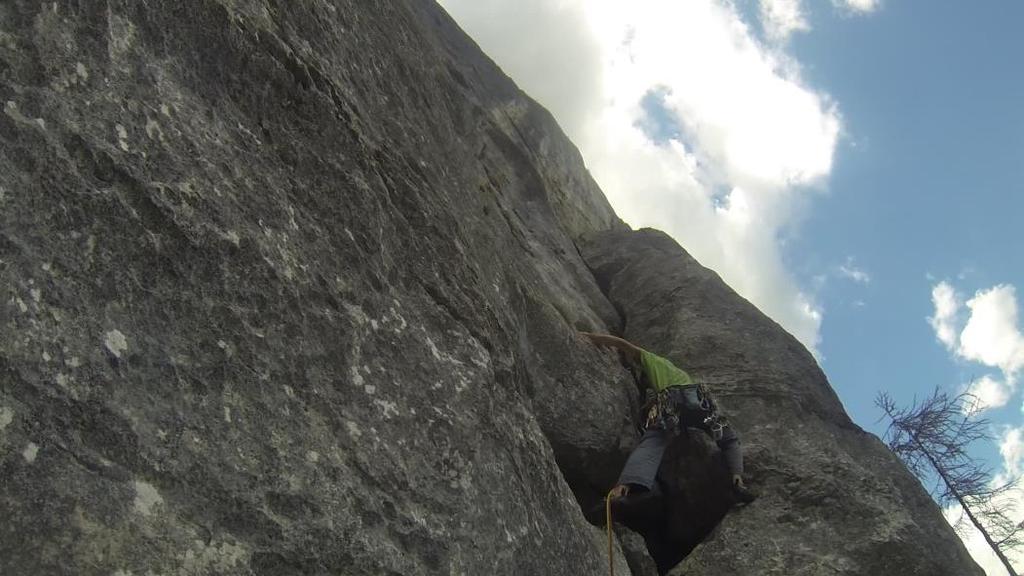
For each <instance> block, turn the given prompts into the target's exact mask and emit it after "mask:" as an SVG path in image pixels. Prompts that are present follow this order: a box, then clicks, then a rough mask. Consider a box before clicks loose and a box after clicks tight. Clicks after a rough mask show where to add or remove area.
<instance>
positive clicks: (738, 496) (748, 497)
mask: <svg viewBox="0 0 1024 576" xmlns="http://www.w3.org/2000/svg"><path fill="white" fill-rule="evenodd" d="M732 497H733V498H734V499H735V500H736V502H737V503H742V504H750V503H751V502H753V501H754V500H757V494H756V493H754V491H752V490H751V489H750V488H747V487H746V485H744V484H743V481H742V480H736V481H734V482H733V483H732Z"/></svg>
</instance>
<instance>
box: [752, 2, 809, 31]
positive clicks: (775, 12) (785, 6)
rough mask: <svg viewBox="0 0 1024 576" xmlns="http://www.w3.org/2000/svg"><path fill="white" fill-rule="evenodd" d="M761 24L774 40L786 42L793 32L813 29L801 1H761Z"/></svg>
mask: <svg viewBox="0 0 1024 576" xmlns="http://www.w3.org/2000/svg"><path fill="white" fill-rule="evenodd" d="M761 23H762V25H763V26H764V30H765V33H766V34H767V35H768V37H769V38H772V39H773V40H785V39H787V38H789V36H790V35H791V34H792V33H793V32H806V31H807V30H810V29H811V26H810V25H809V24H808V23H807V18H806V17H805V16H804V14H803V10H802V9H801V6H800V0H761Z"/></svg>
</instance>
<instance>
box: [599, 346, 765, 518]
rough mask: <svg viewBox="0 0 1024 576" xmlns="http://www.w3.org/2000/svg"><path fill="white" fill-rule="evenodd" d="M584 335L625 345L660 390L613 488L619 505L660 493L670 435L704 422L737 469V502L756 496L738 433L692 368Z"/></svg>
mask: <svg viewBox="0 0 1024 576" xmlns="http://www.w3.org/2000/svg"><path fill="white" fill-rule="evenodd" d="M580 335H581V336H583V337H585V338H587V339H588V340H589V341H590V342H591V343H593V344H594V345H596V346H598V347H600V348H616V349H618V350H620V351H621V352H622V353H623V355H624V356H625V358H626V360H627V361H628V362H629V363H630V364H631V365H632V366H634V367H636V368H638V369H639V373H640V375H641V381H642V382H643V383H644V384H645V385H647V386H649V387H650V388H651V389H653V391H654V392H655V394H656V400H655V402H654V405H653V406H652V407H651V408H650V411H649V412H648V414H647V417H646V422H645V423H644V434H643V436H642V437H641V438H640V443H639V444H638V445H637V447H636V448H635V449H633V452H632V453H631V454H630V455H629V458H628V459H627V460H626V465H625V466H624V467H623V469H622V473H621V474H619V479H618V482H617V483H616V485H615V487H614V488H612V491H611V492H610V493H609V497H610V498H612V499H616V500H619V504H620V505H621V506H620V507H622V508H628V507H630V504H631V502H630V500H633V501H634V503H635V504H636V505H637V506H645V505H646V504H640V502H645V501H650V500H651V499H652V497H657V496H659V494H658V493H659V492H660V490H659V489H658V487H657V484H656V481H655V475H656V474H657V472H658V467H659V465H660V464H661V457H662V455H663V454H664V452H665V448H666V447H667V446H668V443H669V441H670V440H671V438H672V437H673V436H675V435H677V434H679V433H680V432H683V431H685V430H684V429H685V428H700V429H701V430H703V431H704V432H706V433H707V434H708V435H709V436H711V438H712V439H713V440H715V442H716V443H717V444H718V447H719V448H720V449H721V450H722V455H723V457H724V459H725V462H726V466H727V467H728V469H729V472H730V474H731V475H732V482H731V484H730V489H731V491H732V494H733V496H734V498H735V499H736V501H737V502H743V503H750V502H752V501H753V500H754V499H755V498H756V495H755V494H754V493H753V492H751V491H750V490H749V489H748V488H747V487H746V485H745V484H744V483H743V453H742V451H741V449H740V439H739V436H738V435H737V434H736V431H735V430H733V429H732V427H731V426H729V423H728V421H727V420H726V419H725V417H724V416H722V415H721V414H719V413H718V409H717V406H715V402H714V399H712V397H711V395H710V394H708V392H707V390H706V389H705V387H704V386H703V385H701V384H696V383H695V382H694V381H693V380H692V379H691V378H690V375H689V374H687V373H686V372H685V371H683V370H681V369H679V368H677V367H676V366H675V365H674V364H672V362H670V361H668V360H667V359H665V358H662V357H660V356H657V355H655V354H652V353H650V352H648V351H647V350H644V349H642V348H639V347H637V346H635V345H633V344H632V343H630V342H628V341H626V340H623V339H622V338H617V337H615V336H610V335H607V334H594V333H591V332H580Z"/></svg>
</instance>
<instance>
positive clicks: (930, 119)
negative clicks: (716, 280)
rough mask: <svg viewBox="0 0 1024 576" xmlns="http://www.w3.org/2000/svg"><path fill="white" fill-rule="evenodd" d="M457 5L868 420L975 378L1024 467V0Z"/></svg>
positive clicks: (611, 174)
mask: <svg viewBox="0 0 1024 576" xmlns="http://www.w3.org/2000/svg"><path fill="white" fill-rule="evenodd" d="M441 3H442V5H443V6H444V7H445V8H446V9H448V10H449V12H450V13H452V15H453V16H454V17H455V18H456V20H457V21H458V22H459V23H460V25H462V26H463V28H464V29H466V30H467V31H468V32H469V33H470V34H471V35H472V36H473V37H474V39H475V40H476V41H477V42H478V43H479V44H480V45H481V47H482V48H483V49H484V50H485V51H486V52H487V53H488V54H489V55H490V56H491V57H492V58H494V59H495V61H496V62H497V63H498V64H499V65H500V66H501V67H502V68H503V69H504V70H505V71H506V72H507V73H508V74H509V75H510V76H511V77H512V78H513V79H514V80H515V81H516V82H517V83H518V84H519V85H520V86H521V87H522V88H523V89H524V90H525V91H526V92H527V93H529V94H530V95H531V96H533V97H534V98H536V99H537V100H538V101H540V102H541V104H543V105H544V106H546V107H547V108H548V109H549V110H551V111H552V113H553V114H554V115H555V117H556V118H557V119H558V121H559V123H560V124H561V125H562V127H563V129H564V130H565V131H566V133H567V134H568V135H569V137H570V138H571V139H572V140H573V141H574V143H575V144H576V145H577V147H579V148H580V151H581V153H582V154H583V157H584V159H585V161H586V162H587V166H588V168H589V169H590V171H591V173H592V174H593V175H594V177H595V179H596V180H597V181H598V183H599V184H600V185H601V187H602V189H603V190H604V192H605V194H606V195H607V196H608V198H609V201H610V202H611V203H612V205H613V206H614V207H615V209H616V211H617V212H618V213H619V215H620V216H621V217H622V218H623V219H624V220H626V221H627V222H628V223H630V224H631V225H633V226H634V227H640V226H653V227H656V228H660V229H662V230H665V231H666V232H668V233H669V234H671V235H672V236H673V237H675V238H676V239H677V240H678V241H679V242H680V243H681V244H682V245H683V246H684V247H685V248H686V249H687V250H688V251H690V252H691V253H692V254H693V255H694V256H695V257H696V258H697V259H698V260H700V261H701V262H702V263H703V264H705V265H707V266H709V267H711V268H713V269H715V270H716V271H717V272H718V273H719V274H720V275H721V276H722V277H723V278H724V279H725V280H726V281H727V282H728V283H729V284H730V285H731V286H732V287H733V288H734V289H736V290H737V291H738V292H739V293H740V294H742V295H744V296H745V297H747V298H748V299H749V300H751V301H752V302H753V303H755V304H756V305H757V306H758V307H760V308H761V309H762V311H764V312H765V313H767V314H768V315H770V316H771V317H773V318H774V319H775V320H777V321H778V322H779V323H780V324H782V325H783V326H784V327H785V328H786V329H787V330H789V331H790V332H791V333H793V334H794V335H795V336H796V337H797V338H799V339H800V340H801V341H802V342H803V343H804V344H805V345H806V346H807V347H808V348H810V349H811V350H812V351H814V352H815V354H816V355H817V357H818V358H819V360H820V362H821V364H822V366H823V368H824V369H825V372H826V373H827V374H828V376H829V379H830V381H831V382H832V384H833V387H834V388H835V389H836V390H837V392H838V394H839V396H840V398H841V399H842V401H843V403H844V404H845V406H846V408H847V410H848V411H849V412H850V414H851V416H852V417H853V419H854V420H855V421H856V422H858V423H859V424H860V425H861V426H863V427H865V428H867V429H869V430H871V431H874V432H876V433H881V432H882V430H883V425H882V424H879V423H876V421H877V419H878V417H879V411H878V410H877V409H876V408H875V406H874V398H875V395H876V394H877V392H878V391H879V390H886V391H888V392H890V393H891V394H892V395H893V396H894V397H895V399H896V400H897V401H898V402H900V403H908V402H910V401H912V400H913V398H914V397H915V396H916V397H921V396H924V395H927V394H928V393H930V391H931V390H932V389H934V388H935V387H936V386H938V387H940V388H941V389H943V390H945V391H948V392H952V393H957V392H959V391H961V390H963V389H965V387H966V386H967V385H968V384H970V383H972V382H974V386H975V387H974V388H973V389H972V391H975V392H977V393H978V394H979V395H980V396H981V397H982V398H983V399H984V400H985V401H986V406H987V409H986V410H985V411H984V412H983V414H984V416H985V417H987V418H989V419H990V420H991V421H992V423H993V428H992V432H993V435H994V436H995V439H994V441H993V442H991V443H988V444H985V445H978V446H977V447H976V449H975V453H976V454H977V456H978V457H979V458H982V459H983V460H984V461H986V462H987V463H989V464H990V465H991V467H992V468H993V470H994V471H995V472H998V473H1000V474H1002V475H1004V476H1005V475H1006V474H1011V473H1020V472H1021V471H1022V469H1024V417H1022V409H1024V406H1022V392H1024V385H1021V384H1020V383H1019V382H1018V380H1020V379H1022V378H1024V335H1022V334H1021V332H1022V322H1021V318H1020V314H1018V308H1019V307H1020V303H1021V302H1024V266H1022V264H1024V258H1022V256H1021V248H1022V247H1024V242H1022V241H1021V240H1020V239H1019V238H1018V237H1017V228H1018V226H1016V224H1017V222H1018V221H1019V220H1020V218H1021V215H1022V214H1024V74H1022V73H1021V70H1022V69H1024V65H1022V64H1021V61H1022V60H1024V59H1022V56H1024V35H1021V34H1020V33H1019V27H1020V23H1021V22H1024V2H1020V1H1017V0H1001V1H995V0H979V1H973V2H962V1H953V0H901V1H896V0H831V1H821V0H815V1H811V0H734V1H729V0H686V1H685V2H683V1H679V0H645V1H644V2H635V3H615V2H603V1H601V0H441ZM524 38H529V41H524V40H523V39H524ZM1017 498H1020V499H1021V500H1024V494H1018V495H1017ZM1021 515H1024V510H1022V511H1021ZM965 541H966V542H967V544H968V547H969V549H971V551H972V553H973V554H975V557H976V558H977V559H978V560H979V562H980V563H981V564H982V565H983V566H984V567H985V569H986V570H987V571H988V573H989V574H999V575H1002V574H1004V571H1003V570H1002V568H1000V567H999V566H998V563H997V562H994V561H993V558H992V557H990V555H989V554H986V552H985V551H984V549H983V548H981V547H979V546H978V541H977V538H976V537H972V536H968V537H966V538H965ZM1020 560H1021V561H1022V563H1024V554H1022V555H1021V558H1020Z"/></svg>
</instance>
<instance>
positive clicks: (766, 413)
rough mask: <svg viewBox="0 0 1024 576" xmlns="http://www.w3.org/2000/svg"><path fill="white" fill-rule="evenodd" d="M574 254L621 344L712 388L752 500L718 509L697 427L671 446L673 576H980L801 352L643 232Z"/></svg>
mask: <svg viewBox="0 0 1024 576" xmlns="http://www.w3.org/2000/svg"><path fill="white" fill-rule="evenodd" d="M584 254H585V256H586V258H587V261H588V263H589V264H590V266H591V267H592V268H593V270H594V273H595V275H596V276H597V278H598V281H599V283H600V284H601V285H602V286H603V287H604V289H605V290H606V292H607V294H608V296H609V298H610V299H611V301H612V302H613V303H614V304H615V306H616V307H617V308H618V309H619V310H621V311H622V313H623V315H624V316H625V318H626V319H627V320H628V321H627V323H626V326H625V337H626V338H627V339H629V340H630V341H632V342H635V343H636V344H637V345H639V346H641V347H644V348H648V349H650V350H655V351H657V352H658V353H660V354H662V355H664V356H666V357H668V358H669V359H671V360H673V361H674V362H675V363H676V364H677V365H679V366H685V367H686V369H687V371H688V372H690V374H691V375H692V376H694V378H695V379H697V380H698V381H701V382H704V383H706V384H707V385H708V386H709V388H710V389H711V390H712V391H713V394H714V396H715V398H716V400H717V402H718V404H719V406H720V407H721V409H722V411H723V412H724V413H725V414H726V415H727V417H728V418H729V420H730V422H731V424H732V426H733V427H734V428H735V429H737V430H738V431H739V433H740V436H741V438H742V444H743V448H744V453H745V455H746V475H747V478H748V483H749V484H751V485H752V486H753V487H754V488H755V489H756V490H757V491H759V492H761V497H760V498H759V499H758V500H757V501H755V502H754V503H753V504H751V505H748V506H745V507H742V508H736V509H733V510H732V511H731V512H728V510H729V509H728V506H729V503H728V494H727V490H726V487H727V484H726V480H727V478H726V474H725V472H724V469H723V466H722V465H721V463H719V462H717V461H716V459H715V457H714V454H713V446H714V445H713V444H712V443H711V442H709V441H708V440H707V439H706V438H705V436H706V435H704V434H703V433H701V432H699V431H694V432H693V433H691V434H690V437H689V438H686V437H681V438H680V439H679V440H677V441H676V442H675V445H674V446H673V447H672V448H671V449H670V451H669V454H668V457H666V459H665V461H664V464H663V466H662V471H661V472H662V475H663V477H664V478H665V479H666V480H667V481H668V482H669V484H670V485H671V489H672V492H673V493H672V498H671V499H670V507H671V510H672V521H671V522H672V525H671V526H670V527H669V532H670V537H671V538H672V539H673V541H674V542H676V543H677V545H678V547H679V550H680V552H681V553H684V552H686V551H689V550H690V549H692V552H691V553H690V554H689V556H688V557H686V559H685V560H684V561H683V563H682V565H681V566H679V567H678V568H676V570H674V571H672V574H674V575H675V574H678V575H680V576H681V575H683V574H685V575H687V576H693V575H708V576H712V575H726V574H730V575H731V574H788V575H794V574H806V575H812V574H865V575H866V574H901V575H904V574H905V575H921V576H925V575H932V576H938V575H949V576H953V575H963V574H979V575H980V574H983V572H982V571H981V570H980V569H978V567H977V566H976V565H975V564H974V562H973V561H972V560H971V559H970V557H969V555H968V554H967V553H966V551H965V550H964V548H963V546H962V545H961V544H960V541H959V540H958V539H957V538H956V536H955V535H954V534H953V533H952V531H951V530H950V529H949V526H948V525H946V524H945V522H944V520H943V518H942V515H941V511H940V510H939V508H938V506H936V505H935V504H934V503H933V502H932V501H931V500H930V499H929V498H928V497H927V495H926V494H925V493H924V491H923V490H922V489H921V486H920V484H919V483H918V481H917V480H916V479H915V478H913V477H912V476H911V475H910V474H909V473H908V472H907V470H906V468H905V467H904V466H903V464H902V463H900V462H899V461H898V460H897V459H896V458H895V457H894V456H893V454H892V453H891V452H889V450H888V449H887V448H886V447H885V446H884V445H883V444H882V443H881V442H880V441H879V440H878V439H877V438H876V437H875V436H873V435H870V434H867V433H865V432H864V431H863V430H861V429H860V428H859V427H857V426H856V425H854V424H853V423H852V422H851V421H850V419H849V418H848V417H847V415H846V413H845V412H844V410H843V408H842V405H841V404H840V402H839V400H838V399H837V398H836V395H835V393H834V392H833V391H832V389H831V388H830V387H829V385H828V382H827V380H826V379H825V375H824V374H823V373H822V372H821V370H820V369H819V368H818V367H817V364H816V363H815V362H814V359H813V358H812V357H811V355H810V354H809V353H808V352H807V350H806V349H805V348H804V347H803V346H801V345H800V344H799V343H798V342H797V341H796V339H795V338H793V337H792V336H790V335H789V334H787V333H786V332H785V331H784V330H782V328H780V327H779V326H778V325H776V324H775V323H774V322H772V321H771V320H769V319H767V318H765V317H764V316H763V315H762V314H761V313H760V312H759V311H758V310H757V309H756V308H754V307H753V306H752V305H751V304H750V303H749V302H747V301H746V300H744V299H743V298H741V297H739V296H738V295H736V294H735V293H734V292H733V291H732V290H731V289H729V287H728V286H726V285H725V284H724V283H723V282H722V281H721V279H720V278H719V277H718V276H717V275H716V274H714V273H713V272H711V271H710V270H708V269H706V268H704V267H702V266H701V265H700V264H698V263H697V262H696V261H695V260H694V259H693V258H691V257H690V256H689V255H688V254H686V252H684V251H683V249H682V248H680V247H679V245H678V244H676V243H675V242H674V241H673V240H672V239H671V238H669V237H668V236H666V235H665V234H663V233H661V232H658V231H654V230H641V231H639V232H632V231H623V232H608V233H603V234H599V235H596V237H593V238H591V239H590V241H589V242H588V243H587V244H586V247H585V248H584ZM727 512H728V513H727ZM719 522H720V523H719ZM716 526H717V527H716Z"/></svg>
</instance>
